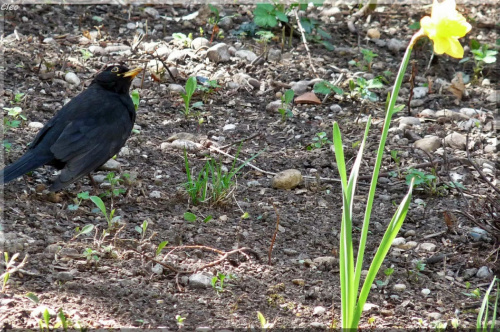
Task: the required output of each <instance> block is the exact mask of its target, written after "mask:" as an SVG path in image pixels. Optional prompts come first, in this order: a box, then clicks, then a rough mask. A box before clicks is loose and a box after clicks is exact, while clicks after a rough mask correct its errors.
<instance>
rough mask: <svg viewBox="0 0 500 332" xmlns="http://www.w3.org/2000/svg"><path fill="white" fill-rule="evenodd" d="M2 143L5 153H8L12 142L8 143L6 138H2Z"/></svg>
mask: <svg viewBox="0 0 500 332" xmlns="http://www.w3.org/2000/svg"><path fill="white" fill-rule="evenodd" d="M2 145H3V148H4V150H5V153H6V154H9V153H10V149H11V148H12V143H10V142H9V141H8V140H6V139H4V140H3V143H2Z"/></svg>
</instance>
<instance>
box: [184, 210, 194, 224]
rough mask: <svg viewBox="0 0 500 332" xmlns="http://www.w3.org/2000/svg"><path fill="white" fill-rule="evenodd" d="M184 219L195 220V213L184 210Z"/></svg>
mask: <svg viewBox="0 0 500 332" xmlns="http://www.w3.org/2000/svg"><path fill="white" fill-rule="evenodd" d="M184 220H186V221H190V222H194V221H196V215H195V214H194V213H191V212H185V213H184Z"/></svg>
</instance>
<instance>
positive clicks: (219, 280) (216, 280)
mask: <svg viewBox="0 0 500 332" xmlns="http://www.w3.org/2000/svg"><path fill="white" fill-rule="evenodd" d="M226 279H227V280H231V279H235V277H234V275H232V274H228V275H225V274H224V273H220V272H217V275H216V276H214V277H212V280H210V284H211V285H212V287H213V289H215V291H216V292H217V294H219V293H222V292H224V280H226Z"/></svg>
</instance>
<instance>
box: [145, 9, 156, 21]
mask: <svg viewBox="0 0 500 332" xmlns="http://www.w3.org/2000/svg"><path fill="white" fill-rule="evenodd" d="M144 12H145V13H146V14H148V15H149V16H151V17H152V18H154V19H157V18H160V13H159V12H158V10H156V9H155V8H153V7H146V9H144Z"/></svg>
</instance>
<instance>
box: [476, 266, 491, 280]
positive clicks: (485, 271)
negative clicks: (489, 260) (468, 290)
mask: <svg viewBox="0 0 500 332" xmlns="http://www.w3.org/2000/svg"><path fill="white" fill-rule="evenodd" d="M492 276H493V271H491V269H490V268H489V267H487V266H481V267H480V268H479V270H478V271H477V273H476V277H478V278H480V279H489V278H491V277H492Z"/></svg>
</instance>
